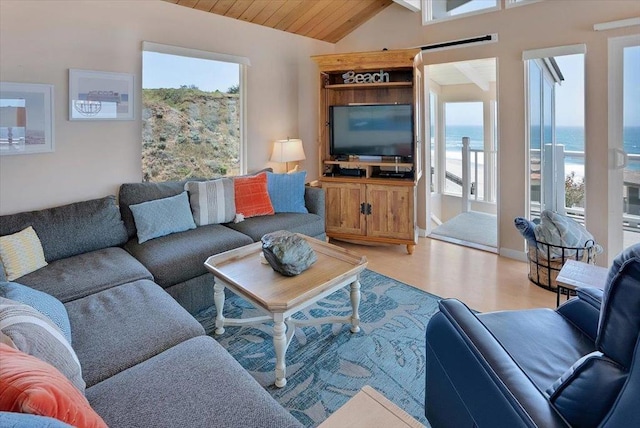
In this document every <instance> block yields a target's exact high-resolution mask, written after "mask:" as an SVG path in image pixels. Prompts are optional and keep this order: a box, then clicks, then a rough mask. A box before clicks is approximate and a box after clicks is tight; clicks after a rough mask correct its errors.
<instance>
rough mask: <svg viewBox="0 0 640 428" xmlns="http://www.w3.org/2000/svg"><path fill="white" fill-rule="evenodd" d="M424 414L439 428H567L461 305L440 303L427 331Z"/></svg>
mask: <svg viewBox="0 0 640 428" xmlns="http://www.w3.org/2000/svg"><path fill="white" fill-rule="evenodd" d="M426 376H427V391H426V414H427V418H428V419H429V421H430V423H431V424H432V426H434V427H438V426H462V425H465V426H466V425H469V426H470V425H471V424H475V425H474V426H480V427H482V426H510V427H536V426H544V427H566V426H567V424H566V422H565V421H564V420H563V418H562V417H561V416H560V415H559V414H558V413H557V411H556V410H555V409H554V408H553V406H552V405H551V404H550V403H549V401H548V399H547V397H546V396H545V395H544V393H543V392H542V391H540V390H539V389H538V388H537V387H536V386H535V385H534V384H533V382H532V381H531V380H530V379H529V377H528V376H527V375H526V374H525V373H524V372H523V371H522V370H521V369H520V367H519V366H518V364H517V363H516V362H515V361H514V360H513V359H512V358H511V356H510V355H509V353H508V352H507V351H506V350H505V349H504V348H503V347H502V345H501V344H500V343H499V342H498V341H497V340H496V339H495V337H494V336H493V335H492V334H491V332H490V331H489V330H488V329H487V328H486V327H485V326H484V324H483V323H482V322H481V321H480V320H479V319H478V318H477V317H476V316H475V315H474V314H473V313H472V312H471V311H470V310H469V308H467V307H466V306H465V305H464V304H463V303H461V302H459V301H457V300H455V299H447V300H443V301H441V302H440V313H438V314H436V315H435V316H434V317H433V318H432V319H431V321H430V322H429V324H428V326H427V375H426Z"/></svg>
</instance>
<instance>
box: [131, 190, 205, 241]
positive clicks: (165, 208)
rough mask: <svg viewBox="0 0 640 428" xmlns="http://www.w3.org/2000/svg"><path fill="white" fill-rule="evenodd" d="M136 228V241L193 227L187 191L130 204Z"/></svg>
mask: <svg viewBox="0 0 640 428" xmlns="http://www.w3.org/2000/svg"><path fill="white" fill-rule="evenodd" d="M129 208H131V212H132V213H133V220H134V222H135V223H136V229H137V230H138V243H140V244H142V243H143V242H147V241H148V240H150V239H153V238H159V237H160V236H165V235H170V234H172V233H176V232H183V231H185V230H189V229H195V228H196V224H195V222H194V221H193V215H192V214H191V208H190V206H189V197H188V196H187V192H186V191H185V192H182V193H180V194H179V195H176V196H171V197H169V198H162V199H155V200H153V201H148V202H142V203H141V204H136V205H130V206H129Z"/></svg>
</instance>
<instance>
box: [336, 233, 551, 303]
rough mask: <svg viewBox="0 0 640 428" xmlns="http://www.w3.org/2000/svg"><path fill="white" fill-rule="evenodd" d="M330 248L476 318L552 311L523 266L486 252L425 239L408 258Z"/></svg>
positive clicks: (394, 248) (391, 251)
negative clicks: (455, 302)
mask: <svg viewBox="0 0 640 428" xmlns="http://www.w3.org/2000/svg"><path fill="white" fill-rule="evenodd" d="M331 242H332V243H334V244H336V245H340V246H342V247H344V248H347V249H349V250H352V251H355V252H356V253H358V254H362V255H365V256H366V257H367V259H368V261H369V265H368V268H369V269H371V270H373V271H376V272H379V273H381V274H383V275H386V276H389V277H391V278H394V279H397V280H399V281H402V282H404V283H406V284H409V285H412V286H414V287H417V288H420V289H422V290H424V291H428V292H429V293H432V294H435V295H438V296H440V297H455V298H456V299H459V300H461V301H463V302H464V303H465V304H466V305H467V306H469V307H470V308H472V309H475V310H478V311H481V312H489V311H496V310H504V309H526V308H540V307H548V308H555V306H556V294H555V293H554V292H552V291H547V290H544V289H542V288H540V287H538V286H536V285H534V284H532V283H531V282H529V279H528V278H527V273H528V271H529V268H528V265H527V264H526V263H523V262H519V261H516V260H512V259H508V258H505V257H500V256H498V255H496V254H493V253H488V252H486V251H480V250H475V249H472V248H466V247H462V246H459V245H454V244H450V243H447V242H443V241H438V240H435V239H429V238H419V242H418V245H417V246H416V249H415V251H414V253H413V254H412V255H409V254H407V251H406V247H405V246H404V245H379V246H372V245H360V244H353V243H347V242H343V241H333V240H332V241H331Z"/></svg>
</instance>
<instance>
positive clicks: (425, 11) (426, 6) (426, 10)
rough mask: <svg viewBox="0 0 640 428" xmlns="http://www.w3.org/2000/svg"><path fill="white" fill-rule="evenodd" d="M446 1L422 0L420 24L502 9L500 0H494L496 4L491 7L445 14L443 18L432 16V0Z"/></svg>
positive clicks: (429, 23) (435, 22)
mask: <svg viewBox="0 0 640 428" xmlns="http://www.w3.org/2000/svg"><path fill="white" fill-rule="evenodd" d="M434 1H435V2H446V0H422V3H421V9H422V25H423V26H425V25H431V24H437V23H439V22H446V21H451V20H454V19H459V18H466V17H468V16H474V15H481V14H483V13H489V12H495V11H498V10H501V9H502V0H495V1H496V5H495V6H493V7H488V8H485V9H480V10H474V11H471V12H465V13H461V14H459V15H453V16H446V17H443V18H434V17H433V2H434Z"/></svg>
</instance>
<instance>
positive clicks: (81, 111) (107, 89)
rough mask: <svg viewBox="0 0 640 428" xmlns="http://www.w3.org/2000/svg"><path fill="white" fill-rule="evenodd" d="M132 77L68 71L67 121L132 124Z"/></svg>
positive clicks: (100, 72)
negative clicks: (122, 122) (130, 122)
mask: <svg viewBox="0 0 640 428" xmlns="http://www.w3.org/2000/svg"><path fill="white" fill-rule="evenodd" d="M133 84H134V76H133V74H127V73H111V72H105V71H90V70H76V69H69V120H133V119H134V86H133Z"/></svg>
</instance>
